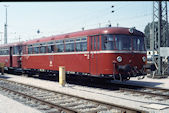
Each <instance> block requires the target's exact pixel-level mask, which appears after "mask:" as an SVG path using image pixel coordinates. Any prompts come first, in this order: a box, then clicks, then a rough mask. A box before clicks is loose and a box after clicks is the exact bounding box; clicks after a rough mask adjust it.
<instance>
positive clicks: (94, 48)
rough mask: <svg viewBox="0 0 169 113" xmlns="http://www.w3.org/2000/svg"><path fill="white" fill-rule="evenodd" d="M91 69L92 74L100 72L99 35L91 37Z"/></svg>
mask: <svg viewBox="0 0 169 113" xmlns="http://www.w3.org/2000/svg"><path fill="white" fill-rule="evenodd" d="M89 42H90V43H89V57H90V61H89V70H90V74H92V75H97V73H98V67H97V65H98V50H99V48H98V47H99V45H100V44H99V42H100V41H99V35H95V36H90V37H89Z"/></svg>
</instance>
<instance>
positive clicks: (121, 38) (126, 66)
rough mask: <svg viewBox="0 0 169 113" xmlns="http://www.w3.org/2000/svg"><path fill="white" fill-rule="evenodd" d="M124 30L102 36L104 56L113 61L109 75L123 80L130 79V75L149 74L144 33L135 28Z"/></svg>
mask: <svg viewBox="0 0 169 113" xmlns="http://www.w3.org/2000/svg"><path fill="white" fill-rule="evenodd" d="M123 30H124V31H123ZM123 30H121V31H120V33H119V32H118V33H114V34H113V33H112V34H104V35H103V36H102V50H104V51H105V55H104V56H105V57H106V58H107V59H109V61H111V62H109V64H110V65H111V68H112V75H109V76H112V78H113V79H116V80H122V81H123V80H129V79H130V77H138V76H140V77H141V76H142V77H144V76H145V75H146V74H147V72H146V71H147V69H149V68H146V67H148V66H147V54H146V53H147V52H146V49H145V44H144V34H143V33H142V32H140V31H138V30H136V29H133V28H132V29H123ZM106 51H107V53H106ZM108 51H109V52H108ZM108 53H109V54H108ZM107 61H108V60H107ZM105 64H106V63H105ZM110 65H109V66H110ZM107 67H108V64H107ZM107 67H106V66H105V67H104V68H107ZM151 67H152V66H151ZM151 70H153V69H151Z"/></svg>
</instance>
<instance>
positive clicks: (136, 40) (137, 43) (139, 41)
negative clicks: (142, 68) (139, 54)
mask: <svg viewBox="0 0 169 113" xmlns="http://www.w3.org/2000/svg"><path fill="white" fill-rule="evenodd" d="M132 39H133V50H136V51H144V50H145V49H144V39H143V37H138V36H133V38H132Z"/></svg>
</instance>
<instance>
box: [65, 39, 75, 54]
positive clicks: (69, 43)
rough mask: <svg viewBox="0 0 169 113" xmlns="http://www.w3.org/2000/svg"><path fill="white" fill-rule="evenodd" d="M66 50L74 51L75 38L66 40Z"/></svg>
mask: <svg viewBox="0 0 169 113" xmlns="http://www.w3.org/2000/svg"><path fill="white" fill-rule="evenodd" d="M65 51H66V52H73V51H74V40H73V39H71V40H66V41H65Z"/></svg>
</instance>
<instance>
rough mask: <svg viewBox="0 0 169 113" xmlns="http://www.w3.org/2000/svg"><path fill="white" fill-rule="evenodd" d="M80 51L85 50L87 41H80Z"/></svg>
mask: <svg viewBox="0 0 169 113" xmlns="http://www.w3.org/2000/svg"><path fill="white" fill-rule="evenodd" d="M81 46H82V51H87V42H81Z"/></svg>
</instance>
